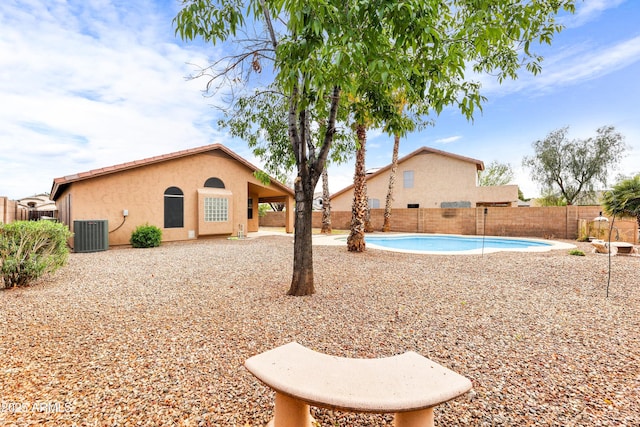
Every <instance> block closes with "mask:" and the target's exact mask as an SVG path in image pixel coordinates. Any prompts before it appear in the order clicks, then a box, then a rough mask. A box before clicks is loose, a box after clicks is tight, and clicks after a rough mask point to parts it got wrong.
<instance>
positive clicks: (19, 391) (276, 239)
mask: <svg viewBox="0 0 640 427" xmlns="http://www.w3.org/2000/svg"><path fill="white" fill-rule="evenodd" d="M578 246H579V247H580V248H582V249H584V250H585V251H586V252H588V254H587V256H586V257H577V256H570V255H568V253H567V251H564V250H563V251H553V252H547V253H532V254H519V253H496V254H489V255H487V254H485V255H484V256H483V257H481V256H476V255H473V256H436V255H411V254H400V253H391V252H382V251H376V250H368V251H367V252H365V253H362V254H352V253H348V252H347V251H346V248H345V247H335V246H333V247H331V246H316V247H314V257H315V280H316V288H317V293H316V294H315V295H314V296H311V297H287V296H285V292H286V290H287V289H288V286H289V283H290V280H291V273H292V272H291V269H292V249H293V245H292V238H291V237H290V236H270V237H260V238H256V239H249V240H242V241H231V240H226V239H211V240H201V241H195V242H189V243H176V244H165V245H163V246H161V247H159V248H155V249H130V248H125V249H112V250H109V251H107V252H98V253H89V254H71V256H70V259H69V263H68V265H67V266H66V267H64V268H63V269H61V270H60V271H58V272H57V273H56V274H55V275H53V276H51V277H48V278H46V280H42V281H41V282H40V283H38V284H36V285H35V286H32V287H29V288H22V289H10V290H5V291H0V326H1V328H0V355H1V359H0V403H1V405H2V408H1V411H0V425H3V426H27V425H39V426H40V425H42V426H258V425H263V424H264V423H266V422H267V421H268V420H269V419H270V418H271V416H272V411H273V392H271V391H270V390H269V389H268V388H266V387H265V386H263V385H261V384H260V383H259V382H258V381H257V380H256V379H255V378H254V377H253V376H252V375H251V374H249V373H248V371H246V370H245V369H244V367H243V362H244V360H246V359H247V358H248V357H250V356H252V355H255V354H257V353H260V352H263V351H266V350H268V349H271V348H273V347H276V346H279V345H282V344H285V343H287V342H290V341H292V340H296V341H298V342H299V343H301V344H303V345H305V346H308V347H310V348H312V349H314V350H317V351H321V352H325V353H328V354H334V355H339V356H345V357H362V358H369V357H385V356H391V355H394V354H398V353H402V352H404V351H406V350H413V351H416V352H418V353H421V354H423V355H424V356H426V357H429V358H431V359H433V360H435V361H436V362H438V363H440V364H442V365H444V366H447V367H448V368H450V369H453V370H454V371H456V372H458V373H460V374H462V375H465V376H467V377H468V378H470V379H471V380H472V382H473V385H474V388H473V390H472V391H471V392H469V393H467V394H466V395H464V396H462V397H460V398H458V399H456V400H454V401H451V402H448V403H446V404H443V405H441V406H439V407H437V408H436V414H435V415H436V425H439V426H443V425H447V426H534V425H535V426H639V425H640V304H639V302H640V276H639V273H640V258H630V257H613V258H612V259H611V263H612V269H611V272H612V273H611V287H610V295H609V297H608V298H605V288H606V284H607V271H608V257H607V256H606V255H598V254H593V253H591V252H590V246H589V245H588V244H580V243H579V244H578ZM312 411H313V414H314V416H315V417H316V419H317V420H318V421H319V422H320V423H321V424H322V425H327V426H328V425H331V426H347V425H354V426H390V425H392V418H391V416H389V415H376V414H350V413H344V412H338V411H331V410H323V409H315V408H313V409H312Z"/></svg>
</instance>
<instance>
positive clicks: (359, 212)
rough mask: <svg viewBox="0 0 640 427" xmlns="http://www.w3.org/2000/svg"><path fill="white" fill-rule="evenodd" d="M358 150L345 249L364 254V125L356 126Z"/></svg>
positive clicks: (365, 213)
mask: <svg viewBox="0 0 640 427" xmlns="http://www.w3.org/2000/svg"><path fill="white" fill-rule="evenodd" d="M356 133H357V135H358V144H359V147H358V150H357V151H356V170H355V174H354V177H353V206H352V208H351V233H350V234H349V238H348V239H347V249H348V250H349V251H350V252H364V250H365V241H364V229H365V227H364V224H365V220H366V215H367V207H368V205H369V204H368V201H367V187H366V174H365V165H364V159H365V144H366V142H367V130H366V127H365V125H364V124H358V127H357V129H356Z"/></svg>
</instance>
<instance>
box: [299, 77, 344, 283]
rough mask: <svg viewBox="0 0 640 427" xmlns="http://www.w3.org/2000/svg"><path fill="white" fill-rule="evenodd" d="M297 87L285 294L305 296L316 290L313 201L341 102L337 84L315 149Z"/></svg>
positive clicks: (331, 140)
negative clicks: (292, 208) (290, 242)
mask: <svg viewBox="0 0 640 427" xmlns="http://www.w3.org/2000/svg"><path fill="white" fill-rule="evenodd" d="M297 96H298V93H297V90H296V89H294V93H293V95H292V96H291V99H290V103H289V120H288V121H289V140H290V141H291V145H292V148H293V153H294V156H295V158H296V165H297V167H298V176H297V177H296V180H295V182H294V189H295V197H296V207H295V209H296V215H295V223H294V227H295V234H294V239H293V277H292V279H291V286H290V287H289V291H287V295H294V296H304V295H311V294H313V293H314V292H315V287H314V284H313V246H312V237H313V236H312V229H311V225H312V208H313V206H312V203H313V191H314V190H315V188H316V184H317V183H318V179H319V178H320V175H321V173H322V168H324V165H325V164H326V161H327V156H328V154H329V149H330V148H331V143H332V142H333V136H334V134H335V130H336V128H335V122H336V117H337V115H338V105H339V103H340V88H339V87H337V86H336V87H334V88H333V95H332V97H331V108H330V110H329V119H328V120H327V130H326V133H325V135H324V141H323V143H322V146H321V147H320V148H319V150H318V152H316V149H315V146H314V145H313V144H312V143H311V139H310V135H309V129H310V126H309V119H308V117H309V116H308V114H307V113H308V112H307V111H305V110H300V111H299V110H298V104H297Z"/></svg>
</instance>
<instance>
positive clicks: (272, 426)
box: [267, 392, 434, 427]
mask: <svg viewBox="0 0 640 427" xmlns="http://www.w3.org/2000/svg"><path fill="white" fill-rule="evenodd" d="M274 414H275V416H274V417H273V419H272V420H271V421H269V423H268V424H267V427H314V425H313V422H314V419H313V417H312V416H311V413H310V412H309V405H308V404H306V403H305V402H303V401H301V400H298V399H293V398H291V397H289V396H285V395H284V394H282V393H278V392H276V404H275V408H274ZM433 420H434V418H433V408H427V409H422V410H420V411H411V412H397V413H396V414H395V417H394V426H395V427H433V422H434V421H433Z"/></svg>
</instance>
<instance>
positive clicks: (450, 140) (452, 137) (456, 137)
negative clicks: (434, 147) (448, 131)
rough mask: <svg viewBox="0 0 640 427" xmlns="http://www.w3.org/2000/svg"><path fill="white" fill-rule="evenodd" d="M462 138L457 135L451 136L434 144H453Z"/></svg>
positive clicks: (437, 140)
mask: <svg viewBox="0 0 640 427" xmlns="http://www.w3.org/2000/svg"><path fill="white" fill-rule="evenodd" d="M460 138H462V136H460V135H455V136H449V137H447V138H440V139H436V140H435V141H434V142H435V143H436V144H451V143H452V142H456V141H458V140H459V139H460Z"/></svg>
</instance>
